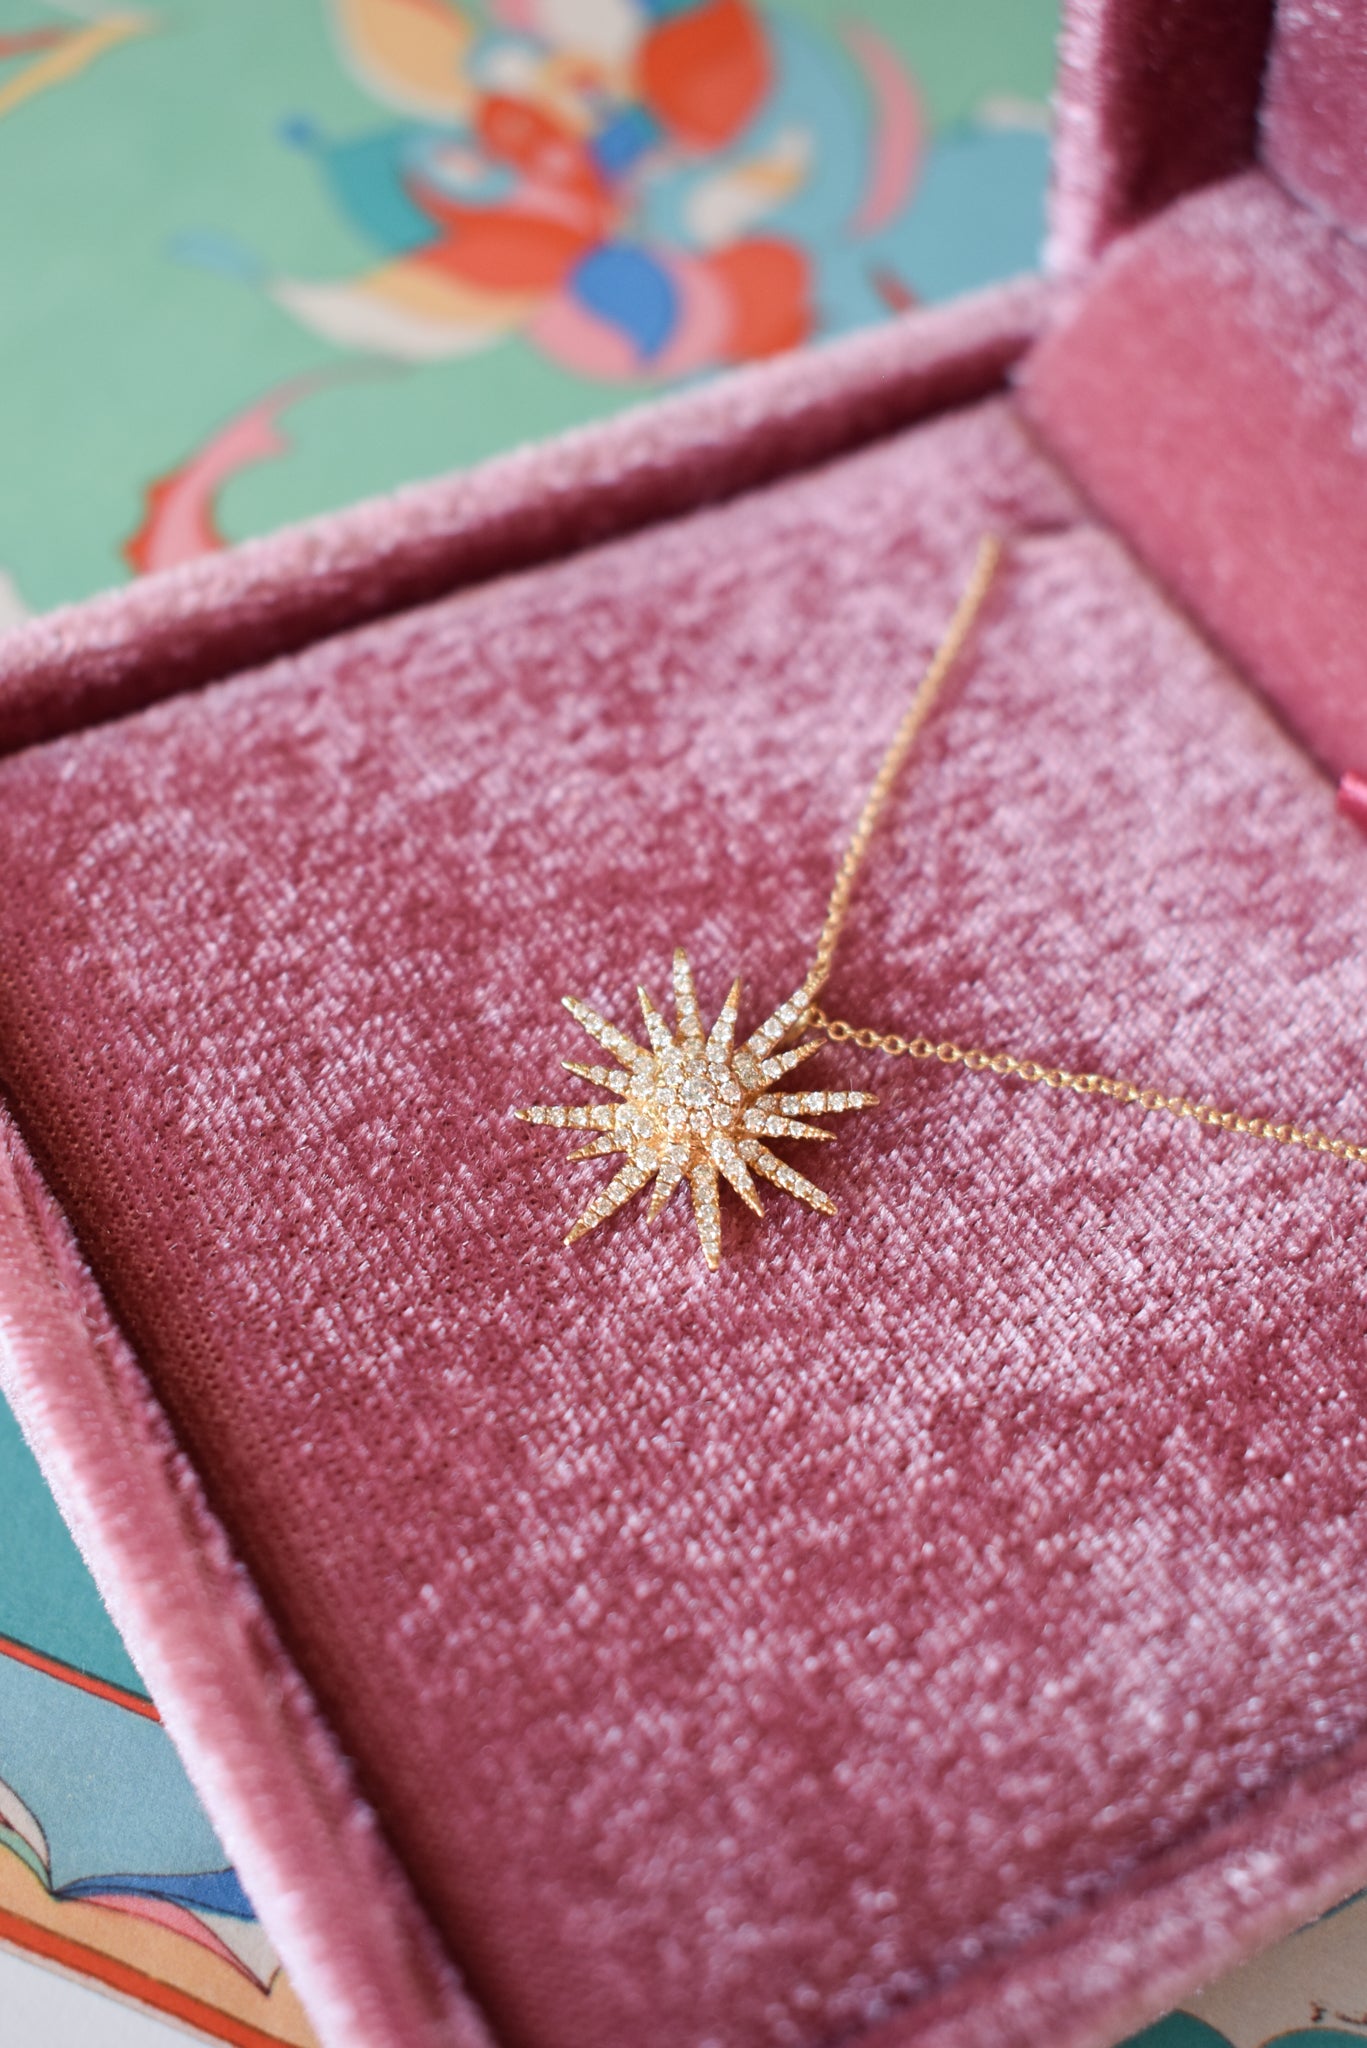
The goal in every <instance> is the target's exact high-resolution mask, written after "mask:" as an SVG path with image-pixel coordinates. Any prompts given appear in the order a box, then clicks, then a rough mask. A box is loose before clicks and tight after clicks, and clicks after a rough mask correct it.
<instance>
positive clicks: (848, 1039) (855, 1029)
mask: <svg viewBox="0 0 1367 2048" xmlns="http://www.w3.org/2000/svg"><path fill="white" fill-rule="evenodd" d="M1001 557H1002V543H1001V541H1000V540H999V539H998V538H997V537H996V535H994V534H988V535H987V536H986V537H985V538H984V540H983V541H982V542H981V544H980V545H979V548H978V556H977V560H976V562H975V563H974V565H973V573H972V575H971V576H970V578H969V580H968V583H967V585H966V587H965V589H964V593H963V596H962V597H961V598H960V599H959V603H958V605H957V607H956V609H955V612H954V616H953V618H952V619H951V620H950V622H949V626H948V629H947V631H946V633H945V636H944V638H943V640H942V641H941V642H940V644H939V646H938V647H937V648H936V650H935V653H934V655H933V657H932V659H931V663H930V666H929V668H928V669H927V670H926V672H925V674H924V675H923V676H922V678H921V680H920V682H919V683H918V685H917V687H916V692H915V695H914V696H913V697H912V700H911V703H910V704H909V705H908V707H907V710H906V712H905V714H904V716H903V718H902V722H901V724H900V725H899V726H898V728H897V731H896V732H895V733H894V735H893V738H892V742H891V744H890V746H889V747H888V750H887V752H886V754H885V755H884V756H883V760H882V763H881V765H880V767H879V770H878V773H877V775H876V776H875V777H874V780H873V785H872V787H871V788H870V790H869V794H868V797H867V799H866V800H865V803H864V808H863V810H862V811H861V812H860V814H859V821H858V823H857V824H856V826H855V828H854V832H853V834H852V836H851V838H850V843H849V845H848V846H847V847H846V849H845V854H844V858H843V859H842V860H841V863H840V867H839V870H838V872H837V874H836V880H835V887H834V888H833V889H832V891H831V899H830V903H829V905H828V907H827V910H826V921H825V923H824V925H823V926H822V928H821V937H820V940H819V941H818V944H817V949H816V954H815V957H814V959H813V962H812V968H811V972H810V973H809V975H808V977H807V980H806V982H805V984H804V994H806V995H807V996H808V997H809V998H810V999H811V1007H810V1008H809V1010H808V1012H807V1015H806V1019H805V1026H806V1028H807V1029H808V1030H812V1031H816V1032H819V1033H820V1034H821V1035H822V1036H823V1037H825V1038H828V1039H830V1040H831V1042H832V1043H833V1044H835V1045H845V1044H850V1045H857V1046H860V1047H862V1048H863V1049H864V1050H865V1051H866V1052H881V1053H886V1054H888V1055H889V1057H890V1058H892V1059H913V1060H938V1061H939V1062H940V1064H941V1065H942V1066H946V1067H957V1066H961V1067H962V1068H963V1069H964V1071H965V1072H966V1073H969V1074H996V1075H999V1076H1003V1077H1007V1078H1013V1079H1015V1080H1017V1081H1026V1082H1031V1083H1043V1085H1044V1086H1045V1087H1046V1088H1056V1089H1062V1090H1064V1091H1066V1092H1068V1093H1071V1094H1073V1095H1099V1096H1101V1097H1102V1099H1103V1100H1105V1101H1110V1102H1115V1103H1119V1104H1120V1105H1121V1106H1126V1105H1128V1106H1130V1107H1133V1108H1136V1109H1139V1110H1143V1111H1146V1112H1150V1113H1155V1112H1161V1113H1162V1114H1163V1115H1165V1116H1173V1117H1179V1118H1189V1119H1190V1120H1191V1121H1192V1122H1193V1123H1198V1124H1204V1125H1207V1126H1208V1127H1209V1128H1211V1129H1213V1130H1220V1131H1234V1132H1237V1133H1238V1134H1239V1135H1240V1136H1241V1137H1247V1138H1264V1139H1266V1140H1267V1141H1268V1142H1269V1143H1271V1144H1274V1145H1299V1146H1301V1147H1302V1149H1303V1150H1305V1151H1307V1152H1323V1153H1327V1154H1329V1155H1330V1156H1331V1157H1332V1158H1334V1159H1342V1160H1345V1161H1349V1162H1358V1163H1367V1143H1364V1142H1357V1141H1354V1140H1351V1139H1348V1138H1334V1137H1330V1136H1329V1135H1328V1134H1327V1133H1326V1132H1324V1131H1319V1130H1316V1129H1315V1128H1314V1127H1313V1125H1310V1126H1302V1125H1300V1124H1294V1123H1291V1122H1289V1121H1285V1120H1283V1121H1280V1122H1279V1121H1276V1120H1274V1119H1273V1118H1271V1117H1262V1116H1249V1115H1247V1114H1246V1113H1245V1112H1244V1111H1243V1110H1238V1109H1220V1108H1218V1107H1217V1106H1216V1105H1215V1104H1214V1103H1211V1102H1194V1101H1193V1100H1192V1099H1191V1098H1190V1097H1189V1096H1186V1095H1167V1094H1165V1093H1164V1092H1163V1090H1162V1089H1161V1088H1148V1087H1144V1086H1143V1085H1142V1084H1141V1083H1139V1082H1137V1081H1125V1080H1120V1079H1117V1078H1115V1077H1114V1076H1112V1075H1109V1074H1089V1073H1074V1072H1072V1071H1071V1070H1070V1069H1069V1068H1067V1067H1057V1066H1049V1065H1047V1064H1046V1063H1045V1062H1044V1061H1043V1060H1036V1059H1021V1058H1019V1057H1018V1056H1017V1055H1016V1054H1015V1053H1010V1052H984V1051H982V1050H981V1049H979V1048H978V1047H975V1046H962V1045H956V1044H955V1043H954V1041H953V1040H952V1039H941V1040H936V1039H932V1038H904V1037H902V1036H901V1035H900V1034H899V1033H897V1032H895V1031H875V1030H873V1029H872V1027H871V1026H869V1025H855V1024H850V1023H847V1022H846V1020H845V1019H844V1018H842V1017H828V1016H827V1015H826V1012H825V1011H824V1010H822V1009H821V1008H819V1007H818V1005H817V1003H816V997H817V996H818V995H819V994H820V992H821V990H822V989H823V988H824V987H825V985H826V983H827V981H828V980H829V979H830V973H831V967H832V964H833V962H834V958H835V949H836V947H837V945H838V944H839V942H840V935H841V933H842V931H843V930H844V927H845V920H846V917H847V916H848V914H849V906H850V897H851V895H852V894H853V891H854V884H855V881H856V879H857V877H858V874H859V870H860V868H861V867H862V866H863V864H864V858H865V855H866V854H867V852H868V848H869V841H870V840H871V839H872V837H873V833H874V830H875V828H876V826H877V824H878V820H879V818H880V816H881V815H882V812H883V808H884V806H885V805H886V803H887V800H888V797H889V796H890V795H891V793H892V786H893V784H894V782H895V781H896V779H897V775H898V771H899V770H900V768H901V766H902V763H903V762H904V761H905V760H906V757H907V755H908V754H909V753H910V752H911V749H912V747H913V745H914V744H915V741H916V738H917V736H918V734H919V733H920V731H921V728H922V727H923V726H924V724H925V722H926V719H927V718H928V717H929V715H930V711H931V707H932V706H933V704H934V702H935V699H936V697H937V696H938V695H939V693H940V690H941V688H942V686H943V684H944V682H945V680H946V678H947V677H948V675H949V672H950V670H951V669H952V668H953V666H954V664H955V662H956V661H957V660H958V658H959V655H960V654H961V652H962V651H963V647H964V643H965V642H966V641H967V639H968V636H969V634H970V633H971V632H972V630H973V627H974V624H975V623H976V621H977V618H978V614H979V613H980V611H981V610H982V607H983V603H984V601H985V599H986V597H987V594H988V591H989V590H990V588H991V586H992V581H993V578H994V577H995V575H996V573H997V568H998V565H999V564H1000V561H1001Z"/></svg>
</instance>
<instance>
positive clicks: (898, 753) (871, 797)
mask: <svg viewBox="0 0 1367 2048" xmlns="http://www.w3.org/2000/svg"><path fill="white" fill-rule="evenodd" d="M1001 558H1002V544H1001V542H1000V541H999V540H998V538H997V536H996V535H995V534H993V533H989V534H987V535H986V536H985V537H984V539H983V540H982V541H981V542H980V543H979V546H978V559H977V561H976V562H975V563H974V564H973V574H972V575H971V576H970V577H969V579H968V583H967V585H966V587H965V589H964V594H963V596H962V597H961V598H960V599H959V602H958V605H957V606H956V608H955V612H954V616H953V618H952V619H951V620H950V622H949V627H948V630H947V631H946V633H945V637H944V639H943V640H942V641H941V642H940V644H939V646H938V647H937V648H936V650H935V653H934V655H933V656H932V657H931V663H930V667H929V668H928V669H927V670H926V672H925V674H924V675H923V676H922V678H921V680H920V682H919V683H918V684H917V685H916V694H915V695H914V696H913V698H912V700H911V702H910V704H909V705H908V706H907V709H906V713H905V715H904V717H903V719H902V723H901V724H900V725H899V726H898V728H897V730H896V732H895V733H894V734H893V736H892V744H891V745H890V746H889V748H888V750H887V752H886V754H884V756H883V760H882V765H881V766H880V768H879V770H878V773H877V774H876V775H875V776H874V778H873V787H872V788H871V789H870V791H869V793H868V796H867V797H866V798H865V800H864V808H863V810H862V811H861V812H860V813H859V822H858V824H857V825H856V826H855V828H854V832H853V834H852V835H851V838H850V843H849V845H848V846H847V847H846V848H845V857H844V859H843V860H842V861H841V863H840V866H839V868H838V870H837V871H836V877H835V887H834V888H833V889H832V891H831V900H830V902H829V904H828V905H827V907H826V922H825V923H824V924H823V925H822V927H821V937H820V938H819V939H818V940H817V946H816V954H815V957H814V958H813V961H812V970H811V973H810V974H809V975H808V976H807V979H806V982H805V983H804V989H805V991H806V993H807V994H808V995H809V996H811V997H813V998H815V997H817V996H819V995H820V993H821V991H822V989H823V988H824V987H825V986H826V983H827V981H828V980H829V979H830V973H831V962H832V960H833V959H834V957H835V949H836V946H837V945H838V944H839V942H840V934H841V932H842V931H843V930H844V928H845V919H846V917H847V916H848V915H849V908H850V896H851V894H852V892H853V889H854V884H855V878H856V876H857V875H858V873H859V870H860V868H861V867H862V866H863V864H864V856H865V854H866V853H867V852H868V850H869V841H870V839H872V837H873V831H874V827H875V825H877V823H878V820H879V818H880V816H881V815H882V811H883V806H884V804H886V802H887V800H888V798H889V796H890V795H891V794H892V785H893V783H894V782H895V781H896V780H897V771H898V769H899V768H900V767H901V765H902V763H903V762H904V761H905V760H906V758H907V755H908V754H909V753H910V752H911V749H912V745H913V743H914V741H915V739H916V736H917V734H918V733H919V732H920V730H921V727H922V726H923V725H924V724H925V722H926V720H927V718H928V717H929V716H930V709H931V706H932V705H933V704H934V702H935V699H936V698H937V697H938V696H939V694H940V686H941V685H942V683H943V682H944V680H945V677H946V676H947V675H948V674H949V671H950V670H951V669H952V668H953V666H954V664H955V662H956V661H957V660H958V658H959V655H960V654H961V652H962V651H963V644H964V642H965V640H967V638H968V636H969V634H970V633H971V632H972V630H973V624H974V621H975V620H976V618H977V616H978V613H979V612H980V611H981V610H982V607H983V600H984V598H985V597H986V596H987V593H988V591H989V589H990V588H991V585H992V579H993V577H994V576H995V575H996V573H997V564H998V563H999V562H1000V561H1001Z"/></svg>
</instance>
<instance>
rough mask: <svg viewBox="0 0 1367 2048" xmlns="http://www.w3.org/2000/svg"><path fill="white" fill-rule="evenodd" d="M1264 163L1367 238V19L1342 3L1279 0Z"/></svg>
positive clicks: (1307, 198) (1293, 188) (1304, 196)
mask: <svg viewBox="0 0 1367 2048" xmlns="http://www.w3.org/2000/svg"><path fill="white" fill-rule="evenodd" d="M1261 154H1262V157H1263V160H1264V162H1265V163H1266V164H1267V165H1268V166H1269V168H1270V169H1271V170H1273V171H1275V173H1276V175H1277V176H1278V177H1279V178H1281V179H1282V180H1283V182H1284V183H1285V184H1286V185H1287V186H1288V187H1289V189H1290V190H1291V191H1292V192H1294V193H1296V194H1297V195H1298V196H1299V197H1300V198H1301V199H1303V200H1305V201H1306V202H1307V203H1308V204H1309V205H1311V206H1313V207H1315V208H1316V209H1317V210H1318V211H1319V212H1321V213H1324V214H1326V215H1327V216H1328V217H1329V218H1330V219H1331V220H1333V221H1335V222H1336V223H1337V224H1338V225H1339V226H1341V227H1345V228H1347V229H1348V230H1349V231H1350V233H1352V234H1354V235H1356V236H1357V237H1358V238H1359V239H1362V238H1363V236H1364V235H1367V13H1364V11H1363V9H1362V8H1361V7H1358V6H1352V5H1347V6H1346V5H1344V4H1343V0H1280V4H1279V5H1278V8H1277V20H1276V31H1275V34H1274V36H1273V41H1272V58H1271V65H1270V70H1269V75H1268V81H1267V95H1266V102H1265V105H1264V108H1263V134H1262V151H1261Z"/></svg>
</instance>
